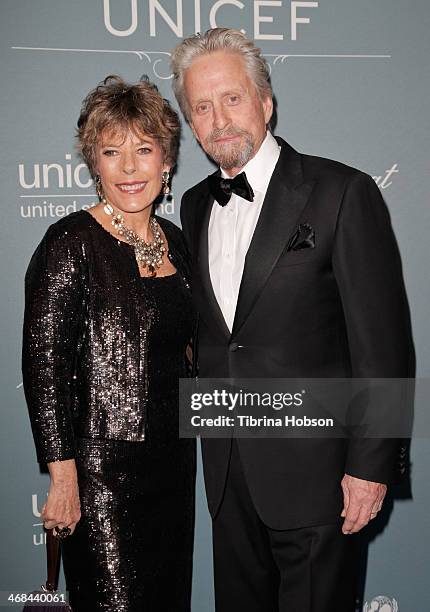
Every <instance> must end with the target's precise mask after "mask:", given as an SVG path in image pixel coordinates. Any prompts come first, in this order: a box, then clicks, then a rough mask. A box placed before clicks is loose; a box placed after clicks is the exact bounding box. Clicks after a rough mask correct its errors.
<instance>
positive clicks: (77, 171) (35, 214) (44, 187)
mask: <svg viewBox="0 0 430 612" xmlns="http://www.w3.org/2000/svg"><path fill="white" fill-rule="evenodd" d="M18 188H19V216H20V217H22V218H23V219H37V218H48V219H49V218H51V219H56V218H59V217H64V216H65V215H68V214H69V213H72V212H76V211H77V210H80V209H83V208H90V207H91V206H93V205H94V204H95V203H96V202H97V196H96V194H95V193H94V182H93V180H92V178H91V176H90V174H89V172H88V168H87V166H86V165H85V164H84V163H82V162H80V161H79V160H77V159H74V158H73V156H72V154H71V153H65V155H64V158H63V159H61V160H57V161H56V162H51V161H49V162H46V163H40V162H38V163H33V164H32V163H27V164H25V163H19V164H18ZM157 212H158V213H160V214H161V215H173V214H174V212H175V202H174V198H172V199H170V198H169V200H167V199H166V200H165V201H163V202H162V203H161V204H160V206H159V207H158V209H157Z"/></svg>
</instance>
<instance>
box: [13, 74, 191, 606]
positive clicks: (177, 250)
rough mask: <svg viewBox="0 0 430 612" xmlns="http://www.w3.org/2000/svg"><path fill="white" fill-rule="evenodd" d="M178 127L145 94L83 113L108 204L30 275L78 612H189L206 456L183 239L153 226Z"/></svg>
mask: <svg viewBox="0 0 430 612" xmlns="http://www.w3.org/2000/svg"><path fill="white" fill-rule="evenodd" d="M179 132H180V126H179V120H178V116H177V114H176V113H175V112H174V111H173V110H172V108H171V107H170V105H169V103H168V102H167V101H166V100H163V98H162V97H161V95H160V94H159V92H158V90H157V88H156V87H155V85H153V84H152V83H150V82H148V81H147V80H141V81H140V82H139V83H137V84H135V85H130V84H127V83H125V82H124V81H123V80H122V79H120V78H119V77H116V76H114V77H108V78H106V79H105V81H104V82H103V83H102V84H100V85H99V86H98V87H97V88H96V89H95V90H94V91H92V92H90V94H89V95H88V96H87V98H86V99H85V100H84V103H83V107H82V112H81V115H80V118H79V121H78V139H79V144H80V150H81V152H82V155H83V157H84V159H85V161H86V163H87V165H88V168H89V170H90V172H91V174H92V176H93V177H94V179H95V183H96V186H97V191H98V195H99V199H100V202H99V203H98V204H97V205H96V206H94V207H92V208H90V209H89V210H81V211H79V212H74V213H71V214H70V215H68V216H66V217H64V218H62V219H61V220H59V221H57V222H56V223H54V224H53V225H51V226H50V227H49V228H48V230H47V232H46V234H45V236H44V238H43V240H42V242H41V243H40V244H39V246H38V247H37V249H36V251H35V253H34V255H33V257H32V259H31V262H30V265H29V268H28V270H27V274H26V281H25V282H26V297H25V318H24V342H23V375H24V389H25V394H26V399H27V403H28V407H29V412H30V418H31V424H32V430H33V436H34V440H35V445H36V450H37V457H38V461H39V462H42V463H47V464H48V468H49V472H50V476H51V480H50V489H49V494H48V499H47V503H46V505H45V506H44V508H43V511H42V519H43V521H44V525H45V527H46V528H47V529H52V528H55V533H56V534H57V535H58V536H59V537H60V538H61V542H62V553H63V563H64V571H65V576H66V587H67V590H68V591H69V594H70V603H71V605H72V607H73V610H74V612H78V611H80V610H83V611H85V612H89V611H90V610H91V611H96V610H109V611H115V612H122V611H124V612H134V611H137V610H139V611H140V610H145V611H146V610H148V611H157V612H159V611H161V610H172V611H173V610H174V611H175V612H180V611H185V610H189V609H190V590H191V562H192V546H193V521H194V481H195V444H194V442H193V441H192V440H186V439H179V436H178V378H180V377H181V376H186V357H185V353H186V348H187V345H188V343H189V341H190V339H191V337H192V334H193V328H194V313H193V310H192V306H191V297H190V289H189V281H188V279H189V273H188V258H187V251H186V247H185V246H184V240H183V238H182V234H181V231H180V230H179V229H178V228H177V227H176V226H175V225H173V224H172V223H170V222H169V221H167V220H165V219H162V218H159V217H157V216H154V215H153V213H152V211H153V202H154V200H156V198H157V197H158V196H159V194H160V191H161V190H162V189H163V191H164V192H167V191H168V185H169V176H170V174H169V173H170V172H171V169H172V166H173V165H174V163H175V160H176V155H177V150H178V144H179Z"/></svg>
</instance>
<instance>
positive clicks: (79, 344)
mask: <svg viewBox="0 0 430 612" xmlns="http://www.w3.org/2000/svg"><path fill="white" fill-rule="evenodd" d="M157 220H158V222H159V224H160V226H161V227H162V229H163V231H164V233H165V235H166V238H167V241H168V245H169V258H170V260H171V261H172V263H173V265H174V266H175V267H176V268H177V269H178V271H179V273H180V274H181V275H182V277H183V278H184V280H185V282H186V284H187V286H188V287H189V268H188V263H189V262H188V252H187V249H186V246H185V242H184V240H183V237H182V233H181V231H180V229H179V228H178V227H176V226H175V225H174V224H173V223H171V222H170V221H167V220H166V219H163V218H160V217H157ZM150 325H151V308H150V306H149V305H147V304H145V300H144V299H142V293H141V291H139V269H138V266H137V262H136V259H135V256H134V248H133V247H132V246H131V245H129V244H127V243H124V242H120V241H119V240H117V239H116V238H115V237H114V236H113V235H111V234H110V233H109V232H108V231H107V230H105V229H104V228H103V227H102V226H101V225H100V224H99V223H98V221H96V220H95V219H94V218H93V217H92V216H91V215H90V214H89V213H88V212H86V211H83V210H82V211H78V212H74V213H71V214H70V215H68V216H66V217H64V218H62V219H60V220H59V221H57V222H56V223H54V224H53V225H51V226H50V227H49V228H48V230H47V232H46V234H45V236H44V237H43V239H42V241H41V242H40V244H39V245H38V247H37V248H36V251H35V252H34V254H33V256H32V258H31V261H30V264H29V266H28V269H27V273H26V276H25V314H24V326H23V349H22V372H23V384H24V392H25V397H26V400H27V405H28V409H29V414H30V421H31V427H32V431H33V437H34V441H35V445H36V453H37V459H38V461H39V462H41V463H46V462H50V461H60V460H65V459H71V458H73V457H74V456H75V446H74V439H75V437H76V436H79V437H86V438H104V439H114V440H128V441H142V440H144V439H145V412H146V403H147V401H148V393H147V391H148V390H147V386H148V385H147V363H148V359H147V358H148V343H147V339H148V329H149V326H150Z"/></svg>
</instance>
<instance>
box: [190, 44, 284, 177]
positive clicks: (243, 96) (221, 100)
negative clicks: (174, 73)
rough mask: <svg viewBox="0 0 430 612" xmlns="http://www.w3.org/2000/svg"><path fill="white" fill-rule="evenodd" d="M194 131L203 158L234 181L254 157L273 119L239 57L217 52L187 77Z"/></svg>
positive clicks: (194, 66) (200, 60) (197, 63)
mask: <svg viewBox="0 0 430 612" xmlns="http://www.w3.org/2000/svg"><path fill="white" fill-rule="evenodd" d="M184 85H185V94H186V96H187V100H188V105H189V108H190V125H191V129H192V130H193V133H194V136H195V137H196V138H197V140H198V141H199V143H200V144H201V146H202V147H203V149H204V150H205V152H206V153H207V154H208V155H209V156H210V157H211V158H212V159H213V160H214V161H215V162H217V164H219V165H220V166H221V167H222V168H223V169H224V170H226V171H227V172H228V174H229V175H230V176H234V175H235V174H237V173H238V172H239V171H240V170H241V168H243V166H244V165H245V164H246V163H247V162H248V161H249V160H250V159H251V158H252V157H254V155H255V154H256V152H257V151H258V149H259V148H260V145H261V143H262V142H263V140H264V138H265V136H266V125H267V123H268V122H269V121H270V117H271V116H272V110H273V104H272V99H271V98H270V96H268V97H266V98H265V99H261V98H260V97H259V95H258V92H257V89H256V87H255V85H254V83H253V82H252V81H251V79H250V78H249V76H248V74H247V72H246V68H245V64H244V61H243V59H242V58H241V56H240V55H239V54H238V53H234V52H228V51H215V52H213V53H210V54H207V55H202V56H201V57H198V58H196V59H195V60H194V61H193V63H192V64H191V66H190V67H189V68H188V69H187V71H186V72H185V80H184Z"/></svg>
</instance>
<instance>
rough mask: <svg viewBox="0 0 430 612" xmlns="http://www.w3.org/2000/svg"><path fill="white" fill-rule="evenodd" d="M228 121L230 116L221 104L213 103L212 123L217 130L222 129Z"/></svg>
mask: <svg viewBox="0 0 430 612" xmlns="http://www.w3.org/2000/svg"><path fill="white" fill-rule="evenodd" d="M229 123H230V118H229V116H228V113H227V112H226V109H225V108H224V106H223V105H222V104H219V105H215V106H214V109H213V124H214V128H216V129H217V130H223V129H224V128H225V127H226V126H227V125H228V124H229Z"/></svg>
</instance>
